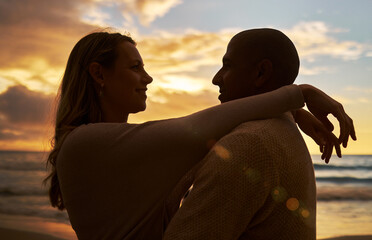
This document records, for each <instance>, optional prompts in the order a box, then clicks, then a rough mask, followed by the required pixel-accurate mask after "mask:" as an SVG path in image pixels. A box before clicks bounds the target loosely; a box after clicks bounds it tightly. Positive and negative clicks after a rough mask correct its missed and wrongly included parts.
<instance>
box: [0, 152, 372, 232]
mask: <svg viewBox="0 0 372 240" xmlns="http://www.w3.org/2000/svg"><path fill="white" fill-rule="evenodd" d="M46 157H47V155H46V153H35V152H7V151H0V227H6V228H13V229H20V230H29V231H36V232H44V233H47V234H51V235H55V236H59V237H62V238H66V239H76V237H75V236H74V232H73V230H72V229H71V226H70V225H69V220H68V216H67V214H66V212H65V211H64V212H61V211H58V210H56V209H54V208H52V207H50V205H49V201H48V198H47V189H46V188H45V187H43V186H42V180H43V179H44V177H45V176H46V171H45V159H46ZM312 157H313V163H314V169H315V175H316V181H317V198H318V203H317V236H318V238H325V237H334V236H341V235H364V234H366V235H367V234H372V155H345V156H343V157H342V158H341V159H339V158H337V157H336V156H333V157H332V159H331V161H330V163H329V164H325V163H324V162H323V161H322V160H321V159H320V156H318V155H313V156H312Z"/></svg>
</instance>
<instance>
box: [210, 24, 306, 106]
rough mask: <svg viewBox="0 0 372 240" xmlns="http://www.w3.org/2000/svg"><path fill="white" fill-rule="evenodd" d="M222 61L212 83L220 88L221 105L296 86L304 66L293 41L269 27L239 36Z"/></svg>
mask: <svg viewBox="0 0 372 240" xmlns="http://www.w3.org/2000/svg"><path fill="white" fill-rule="evenodd" d="M222 62H223V66H222V68H221V69H220V70H219V71H218V72H217V73H216V75H215V77H214V78H213V81H212V82H213V84H215V85H217V86H219V87H220V93H221V94H220V96H219V99H220V101H221V102H227V101H230V100H234V99H238V98H242V97H248V96H252V95H256V94H260V93H264V92H268V91H272V90H275V89H277V88H279V87H282V86H284V85H289V84H292V83H293V82H294V80H295V79H296V77H297V75H298V71H299V66H300V60H299V57H298V54H297V50H296V48H295V46H294V44H293V43H292V41H291V40H290V39H289V38H288V37H287V36H286V35H285V34H283V33H282V32H280V31H278V30H275V29H269V28H262V29H251V30H246V31H242V32H240V33H238V34H236V35H235V36H234V37H233V38H232V39H231V41H230V42H229V44H228V46H227V51H226V53H225V55H224V57H223V60H222Z"/></svg>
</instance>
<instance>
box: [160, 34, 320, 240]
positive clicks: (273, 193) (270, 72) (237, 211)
mask: <svg viewBox="0 0 372 240" xmlns="http://www.w3.org/2000/svg"><path fill="white" fill-rule="evenodd" d="M298 70H299V58H298V54H297V51H296V49H295V47H294V45H293V43H292V42H291V41H290V39H289V38H288V37H286V36H285V35H284V34H283V33H281V32H280V31H277V30H274V29H253V30H247V31H243V32H241V33H238V34H237V35H235V36H234V37H233V38H232V40H231V41H230V43H229V44H228V47H227V52H226V54H225V56H224V57H223V66H222V68H221V69H220V70H219V71H218V73H217V74H216V76H215V77H214V79H213V84H215V85H217V86H219V87H220V93H221V94H220V96H219V99H220V101H221V102H222V103H224V102H227V101H230V100H234V99H238V98H242V97H247V96H251V95H256V94H260V93H264V92H268V91H271V90H274V89H276V88H279V87H281V86H284V85H288V84H291V83H293V82H294V80H295V79H296V77H297V74H298ZM224 117H229V116H224ZM189 179H190V180H193V182H194V185H193V186H194V187H193V189H192V191H191V192H190V193H189V195H188V196H187V198H185V200H184V201H183V205H182V207H181V208H180V209H178V211H177V212H176V214H175V215H174V217H173V218H172V220H171V222H170V223H169V225H168V227H167V230H166V232H165V237H164V239H166V240H167V239H173V240H175V239H193V240H195V239H203V240H208V239H223V240H227V239H232V240H236V239H301V240H304V239H315V237H316V232H315V215H316V188H315V177H314V169H313V165H312V161H311V157H310V155H309V152H308V150H307V147H306V145H305V142H304V141H303V139H302V136H301V134H300V133H299V131H298V129H297V127H296V125H295V123H294V121H293V117H292V115H291V114H289V113H288V114H284V115H282V116H280V117H278V118H275V119H269V120H261V121H252V122H247V123H244V124H242V125H240V126H239V127H237V128H236V129H235V130H233V131H232V132H231V133H230V134H228V135H226V136H225V137H223V138H222V139H221V140H220V141H219V142H217V143H216V144H215V145H214V146H213V148H212V149H211V151H210V152H209V154H208V155H207V156H206V158H205V159H204V160H203V161H202V163H200V164H199V166H197V167H196V168H195V171H194V173H193V174H192V175H190V176H189ZM185 186H187V184H186V185H185V184H184V185H183V186H181V187H180V189H182V187H185Z"/></svg>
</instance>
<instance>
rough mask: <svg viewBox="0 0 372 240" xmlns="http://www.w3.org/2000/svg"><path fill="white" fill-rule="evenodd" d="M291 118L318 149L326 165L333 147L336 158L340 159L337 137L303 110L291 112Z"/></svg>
mask: <svg viewBox="0 0 372 240" xmlns="http://www.w3.org/2000/svg"><path fill="white" fill-rule="evenodd" d="M293 117H294V118H295V121H296V123H297V124H298V126H299V127H300V129H301V130H302V131H303V132H304V133H305V134H306V135H308V136H310V137H311V138H312V139H313V140H314V141H315V142H316V143H317V144H318V145H319V147H320V152H321V153H322V157H321V158H322V159H323V160H325V162H326V163H328V162H329V159H330V158H331V156H332V151H333V146H334V147H335V149H336V153H337V156H338V157H341V148H340V143H339V141H338V139H337V137H336V136H335V135H334V134H333V133H332V132H331V131H329V130H328V129H327V128H326V127H325V126H324V125H323V124H322V123H321V122H320V121H319V120H318V119H317V118H316V117H314V116H313V115H312V114H311V113H309V112H308V111H305V110H304V109H298V110H295V111H294V112H293Z"/></svg>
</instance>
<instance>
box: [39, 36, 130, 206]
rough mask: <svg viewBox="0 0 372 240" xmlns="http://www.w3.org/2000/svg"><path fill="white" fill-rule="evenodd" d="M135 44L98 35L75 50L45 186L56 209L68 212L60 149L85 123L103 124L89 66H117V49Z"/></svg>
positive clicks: (67, 72)
mask: <svg viewBox="0 0 372 240" xmlns="http://www.w3.org/2000/svg"><path fill="white" fill-rule="evenodd" d="M125 41H127V42H130V43H132V44H134V45H136V43H135V41H134V40H133V39H132V38H131V37H129V36H125V35H122V34H120V33H108V32H94V33H91V34H89V35H87V36H85V37H83V38H82V39H81V40H80V41H79V42H78V43H77V44H76V45H75V46H74V48H73V49H72V51H71V53H70V56H69V59H68V61H67V66H66V70H65V73H64V76H63V79H62V82H61V85H60V88H59V92H58V95H57V101H58V105H57V113H56V120H55V133H54V137H53V139H52V141H51V146H52V150H51V152H50V154H49V156H48V159H47V166H48V167H50V168H51V173H50V174H49V175H48V177H46V178H45V180H44V183H47V182H49V181H50V188H49V199H50V202H51V205H52V206H53V207H57V208H58V209H59V210H63V209H65V205H64V203H63V197H62V193H61V189H60V186H59V180H58V175H57V171H56V164H57V157H58V153H59V150H60V149H61V146H62V144H63V141H64V139H65V138H66V136H67V135H68V134H69V133H70V132H71V131H72V130H73V129H75V128H76V127H78V126H80V125H82V124H88V123H97V122H101V107H100V104H99V93H98V91H97V89H98V88H99V86H97V83H95V81H94V80H93V78H92V77H91V75H90V73H89V70H88V68H89V65H90V64H91V63H92V62H97V63H99V64H101V65H102V66H104V67H110V66H113V64H114V62H115V60H116V58H117V51H116V48H117V46H118V44H119V43H121V42H125Z"/></svg>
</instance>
